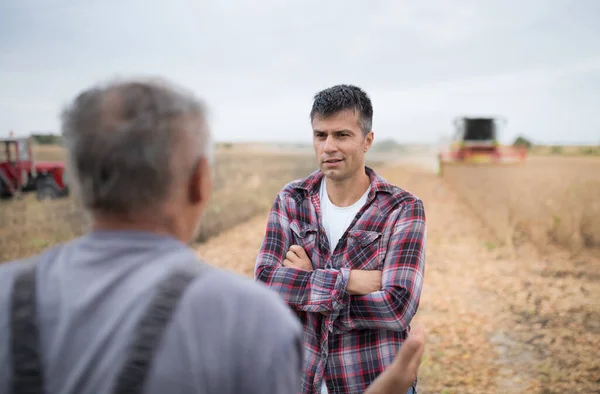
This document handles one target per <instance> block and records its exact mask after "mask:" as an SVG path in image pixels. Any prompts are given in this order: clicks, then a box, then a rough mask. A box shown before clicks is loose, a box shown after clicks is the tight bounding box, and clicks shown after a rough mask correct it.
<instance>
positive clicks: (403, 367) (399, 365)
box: [364, 326, 425, 394]
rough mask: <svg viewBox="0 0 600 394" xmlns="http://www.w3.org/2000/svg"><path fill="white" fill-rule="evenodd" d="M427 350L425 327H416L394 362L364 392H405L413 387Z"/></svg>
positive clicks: (375, 393)
mask: <svg viewBox="0 0 600 394" xmlns="http://www.w3.org/2000/svg"><path fill="white" fill-rule="evenodd" d="M424 351H425V329H424V328H423V327H422V326H419V327H415V328H414V329H413V330H412V332H411V333H410V335H409V337H408V338H407V339H406V341H404V344H403V345H402V347H401V348H400V351H399V352H398V354H396V358H395V359H394V362H393V363H392V364H391V365H390V366H389V367H387V368H386V369H385V371H383V372H382V373H381V375H379V376H378V377H377V379H375V381H373V383H371V385H370V386H369V387H368V388H367V391H365V393H364V394H405V393H406V392H408V390H409V389H410V388H411V387H412V384H413V383H414V381H415V379H416V378H417V372H418V371H419V366H420V365H421V360H422V358H423V352H424Z"/></svg>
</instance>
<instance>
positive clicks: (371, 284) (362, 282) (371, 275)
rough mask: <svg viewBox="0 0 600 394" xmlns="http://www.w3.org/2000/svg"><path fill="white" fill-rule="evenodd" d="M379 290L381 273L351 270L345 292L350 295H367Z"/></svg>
mask: <svg viewBox="0 0 600 394" xmlns="http://www.w3.org/2000/svg"><path fill="white" fill-rule="evenodd" d="M379 290H381V271H379V270H351V271H350V277H349V278H348V285H347V286H346V291H348V294H350V295H367V294H369V293H373V292H375V291H379Z"/></svg>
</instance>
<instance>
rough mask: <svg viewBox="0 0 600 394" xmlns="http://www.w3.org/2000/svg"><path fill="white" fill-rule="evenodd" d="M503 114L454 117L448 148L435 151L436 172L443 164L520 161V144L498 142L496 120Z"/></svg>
mask: <svg viewBox="0 0 600 394" xmlns="http://www.w3.org/2000/svg"><path fill="white" fill-rule="evenodd" d="M500 122H502V123H503V124H506V123H507V122H506V119H505V118H483V117H478V118H468V117H459V118H456V119H454V126H455V127H456V131H455V134H454V137H453V138H452V141H451V143H450V147H449V149H448V150H445V151H442V152H440V153H439V155H438V158H439V165H440V174H442V173H443V166H444V165H446V164H454V163H463V164H472V165H475V164H485V165H490V164H491V165H500V164H514V163H523V162H524V161H525V159H526V158H527V150H526V149H525V148H524V147H523V148H521V147H513V146H503V145H501V144H500V143H499V142H498V129H499V127H498V124H499V123H500Z"/></svg>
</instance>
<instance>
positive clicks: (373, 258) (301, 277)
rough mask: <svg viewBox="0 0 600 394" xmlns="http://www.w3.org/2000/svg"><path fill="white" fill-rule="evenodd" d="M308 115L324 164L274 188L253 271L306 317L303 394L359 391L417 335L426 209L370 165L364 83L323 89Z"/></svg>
mask: <svg viewBox="0 0 600 394" xmlns="http://www.w3.org/2000/svg"><path fill="white" fill-rule="evenodd" d="M310 118H311V122H312V129H313V143H314V149H315V153H316V156H317V159H318V163H319V166H320V168H319V170H317V171H315V172H313V173H312V174H311V175H309V176H308V177H307V178H305V179H301V180H296V181H293V182H290V183H288V184H287V185H285V186H284V187H283V189H282V190H281V191H280V192H279V193H278V195H277V196H276V198H275V201H274V203H273V206H272V208H271V211H270V215H269V219H268V224H267V228H266V234H265V238H264V240H263V243H262V246H261V248H260V252H259V255H258V257H257V261H256V267H255V278H256V279H257V280H258V281H260V282H263V283H265V284H266V285H268V286H269V287H270V288H271V289H273V290H275V291H276V292H278V293H279V294H280V295H281V296H282V297H283V299H284V300H285V302H286V303H287V304H288V305H289V306H290V307H291V308H292V309H293V310H295V311H296V313H297V315H298V316H299V318H300V320H301V321H302V323H303V328H304V330H303V331H304V341H303V342H304V347H305V361H304V375H303V381H302V393H303V394H318V393H329V394H342V393H344V394H352V393H357V394H358V393H363V392H364V391H365V389H366V388H367V387H368V386H369V384H371V383H372V382H373V380H374V379H375V378H376V377H377V376H379V374H381V373H382V372H383V371H384V370H385V368H386V367H388V366H389V365H392V362H393V360H394V357H395V355H396V352H397V351H398V349H399V348H400V347H401V346H402V344H403V342H404V341H405V340H406V338H407V336H408V334H409V331H410V322H411V320H412V318H413V316H414V315H415V313H416V311H417V307H418V305H419V299H420V294H421V288H422V284H423V276H424V268H425V239H426V220H425V211H424V207H423V203H422V201H421V200H420V199H419V198H417V197H416V196H414V195H413V194H411V193H409V192H407V191H405V190H402V189H400V188H399V187H396V186H393V185H391V184H390V183H388V182H387V181H386V180H385V179H383V178H381V177H380V176H379V175H378V174H376V173H375V171H373V170H372V169H371V168H369V167H367V166H366V165H365V154H366V152H367V151H368V150H369V148H370V147H371V144H372V142H373V131H372V118H373V108H372V105H371V101H370V99H369V97H368V96H367V94H366V93H365V92H364V91H362V90H361V89H360V88H358V87H355V86H351V85H338V86H334V87H331V88H328V89H325V90H323V91H321V92H319V93H318V94H317V95H316V96H315V98H314V103H313V107H312V111H311V113H310ZM405 392H406V391H405ZM408 392H409V393H414V392H416V378H415V382H414V385H412V387H410V389H409V390H408Z"/></svg>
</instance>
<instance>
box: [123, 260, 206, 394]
mask: <svg viewBox="0 0 600 394" xmlns="http://www.w3.org/2000/svg"><path fill="white" fill-rule="evenodd" d="M197 276H198V272H189V271H175V272H173V273H172V274H170V275H169V276H167V277H166V278H165V279H164V280H163V281H162V282H161V283H160V284H159V287H158V291H157V292H156V293H155V295H154V298H153V299H152V301H151V302H150V305H149V306H148V309H147V310H146V312H145V313H144V315H142V318H141V319H140V321H139V322H138V325H137V327H136V330H135V333H134V336H133V340H132V342H131V344H130V346H129V349H128V354H127V358H126V360H125V365H124V367H123V369H122V370H121V372H120V373H119V375H118V376H117V380H116V382H115V388H114V390H113V393H115V394H125V393H127V394H134V393H142V392H143V388H144V383H145V380H146V377H147V375H148V372H149V371H150V368H151V366H152V359H153V357H154V353H155V352H156V349H157V348H158V346H159V345H160V340H161V338H162V335H163V333H164V331H165V328H166V326H167V325H168V323H169V321H170V318H171V316H172V314H173V312H174V310H175V309H176V307H177V305H178V302H179V299H180V298H181V296H182V295H183V293H184V291H185V289H186V288H187V287H188V285H189V284H190V283H191V282H192V281H193V280H194V279H195V278H196V277H197Z"/></svg>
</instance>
